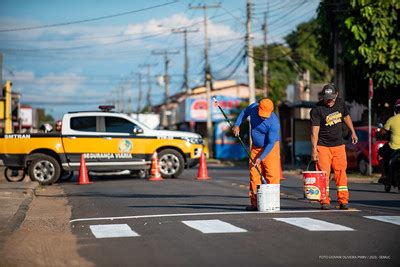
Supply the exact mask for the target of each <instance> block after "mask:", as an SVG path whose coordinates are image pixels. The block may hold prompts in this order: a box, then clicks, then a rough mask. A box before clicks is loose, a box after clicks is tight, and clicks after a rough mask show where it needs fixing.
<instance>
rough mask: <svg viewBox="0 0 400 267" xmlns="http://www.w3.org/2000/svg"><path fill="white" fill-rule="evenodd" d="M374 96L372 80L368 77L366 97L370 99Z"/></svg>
mask: <svg viewBox="0 0 400 267" xmlns="http://www.w3.org/2000/svg"><path fill="white" fill-rule="evenodd" d="M373 97H374V82H373V81H372V78H369V94H368V99H372V98H373Z"/></svg>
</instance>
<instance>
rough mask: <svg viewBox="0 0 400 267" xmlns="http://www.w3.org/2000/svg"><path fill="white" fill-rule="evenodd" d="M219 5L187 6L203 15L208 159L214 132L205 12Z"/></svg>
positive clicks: (212, 152)
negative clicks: (200, 11)
mask: <svg viewBox="0 0 400 267" xmlns="http://www.w3.org/2000/svg"><path fill="white" fill-rule="evenodd" d="M219 7H221V5H205V4H204V5H198V6H192V5H189V8H190V9H202V10H203V15H204V62H205V66H204V81H205V85H206V100H207V137H208V138H207V140H208V152H209V157H210V158H213V157H214V149H213V148H214V147H213V146H214V130H213V124H212V120H211V71H210V64H209V62H208V18H207V10H208V9H209V8H219Z"/></svg>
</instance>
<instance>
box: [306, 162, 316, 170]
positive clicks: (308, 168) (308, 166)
mask: <svg viewBox="0 0 400 267" xmlns="http://www.w3.org/2000/svg"><path fill="white" fill-rule="evenodd" d="M311 162H314V164H315V170H317V164H316V161H314V160H310V162H308V165H307V171H310V165H311Z"/></svg>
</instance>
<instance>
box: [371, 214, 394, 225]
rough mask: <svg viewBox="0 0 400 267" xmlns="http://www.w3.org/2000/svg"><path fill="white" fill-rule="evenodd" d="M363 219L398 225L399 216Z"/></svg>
mask: <svg viewBox="0 0 400 267" xmlns="http://www.w3.org/2000/svg"><path fill="white" fill-rule="evenodd" d="M364 218H367V219H371V220H377V221H381V222H387V223H392V224H395V225H400V216H364Z"/></svg>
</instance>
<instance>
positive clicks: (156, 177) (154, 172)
mask: <svg viewBox="0 0 400 267" xmlns="http://www.w3.org/2000/svg"><path fill="white" fill-rule="evenodd" d="M162 180H164V179H163V178H162V176H161V173H160V163H159V162H158V156H157V152H154V153H153V156H152V157H151V170H150V177H149V181H162Z"/></svg>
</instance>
